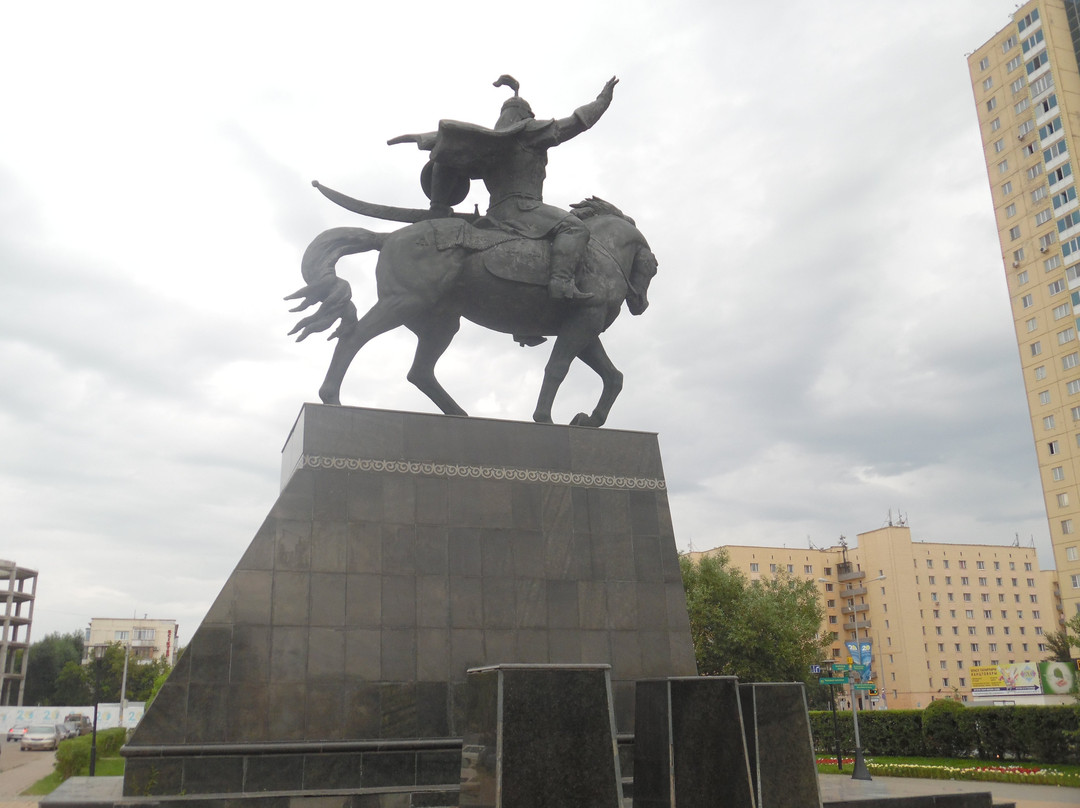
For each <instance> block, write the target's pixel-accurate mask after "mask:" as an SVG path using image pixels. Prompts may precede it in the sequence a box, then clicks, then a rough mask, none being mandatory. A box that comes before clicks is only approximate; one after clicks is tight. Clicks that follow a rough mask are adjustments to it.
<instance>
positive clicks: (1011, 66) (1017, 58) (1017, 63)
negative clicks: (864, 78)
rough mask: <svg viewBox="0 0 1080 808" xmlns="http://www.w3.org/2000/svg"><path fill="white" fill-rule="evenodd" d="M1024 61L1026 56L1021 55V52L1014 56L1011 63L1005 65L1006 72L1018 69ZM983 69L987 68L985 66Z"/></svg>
mask: <svg viewBox="0 0 1080 808" xmlns="http://www.w3.org/2000/svg"><path fill="white" fill-rule="evenodd" d="M1023 61H1024V57H1023V56H1021V55H1020V54H1019V53H1018V54H1016V56H1014V57H1013V58H1012V59H1010V60H1009V63H1008V64H1007V65H1005V72H1006V73H1012V72H1013V71H1014V70H1016V68H1018V67H1020V63H1021V62H1023ZM983 69H984V70H985V69H986V68H983Z"/></svg>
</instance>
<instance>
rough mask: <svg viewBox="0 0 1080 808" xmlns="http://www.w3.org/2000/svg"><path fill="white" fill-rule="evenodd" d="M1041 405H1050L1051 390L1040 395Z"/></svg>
mask: <svg viewBox="0 0 1080 808" xmlns="http://www.w3.org/2000/svg"><path fill="white" fill-rule="evenodd" d="M1039 403H1040V404H1043V405H1046V404H1049V403H1050V391H1049V390H1043V391H1042V392H1041V393H1039Z"/></svg>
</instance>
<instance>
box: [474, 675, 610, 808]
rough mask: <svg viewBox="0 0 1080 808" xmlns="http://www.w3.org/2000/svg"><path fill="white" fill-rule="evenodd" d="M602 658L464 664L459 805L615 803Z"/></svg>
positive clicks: (586, 807)
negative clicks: (578, 662)
mask: <svg viewBox="0 0 1080 808" xmlns="http://www.w3.org/2000/svg"><path fill="white" fill-rule="evenodd" d="M609 670H610V668H609V666H607V665H499V666H495V667H491V668H478V669H475V670H471V671H469V678H468V690H467V701H468V709H467V710H466V731H465V737H464V747H463V751H462V768H461V795H460V801H459V802H458V805H460V806H461V808H549V806H559V808H621V806H622V783H621V777H620V768H619V759H618V753H617V751H616V745H615V717H614V713H613V711H612V705H611V681H610V678H609V675H608V674H609Z"/></svg>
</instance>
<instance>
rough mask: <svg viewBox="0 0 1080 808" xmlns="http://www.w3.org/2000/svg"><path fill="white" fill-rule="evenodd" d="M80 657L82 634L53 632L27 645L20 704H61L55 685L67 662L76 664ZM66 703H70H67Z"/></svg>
mask: <svg viewBox="0 0 1080 808" xmlns="http://www.w3.org/2000/svg"><path fill="white" fill-rule="evenodd" d="M82 655H83V635H82V632H78V631H73V632H71V633H70V634H60V633H59V632H55V633H53V634H49V635H46V637H45V638H44V639H42V640H38V641H37V642H35V643H32V644H31V645H30V661H29V663H28V664H27V667H26V691H25V694H24V695H23V703H24V704H35V705H42V706H46V705H53V704H61V703H63V702H62V700H60V699H58V698H57V695H56V682H57V678H58V677H59V676H60V672H61V671H62V670H63V669H64V667H65V666H66V665H67V664H68V663H69V662H74V663H75V664H78V663H79V662H80V661H81V660H82ZM68 703H70V702H68Z"/></svg>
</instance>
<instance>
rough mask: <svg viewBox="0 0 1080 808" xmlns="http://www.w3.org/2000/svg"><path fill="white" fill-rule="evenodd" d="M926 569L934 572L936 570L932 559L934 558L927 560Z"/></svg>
mask: <svg viewBox="0 0 1080 808" xmlns="http://www.w3.org/2000/svg"><path fill="white" fill-rule="evenodd" d="M926 568H927V569H928V570H932V569H933V568H934V559H932V558H928V559H926Z"/></svg>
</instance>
